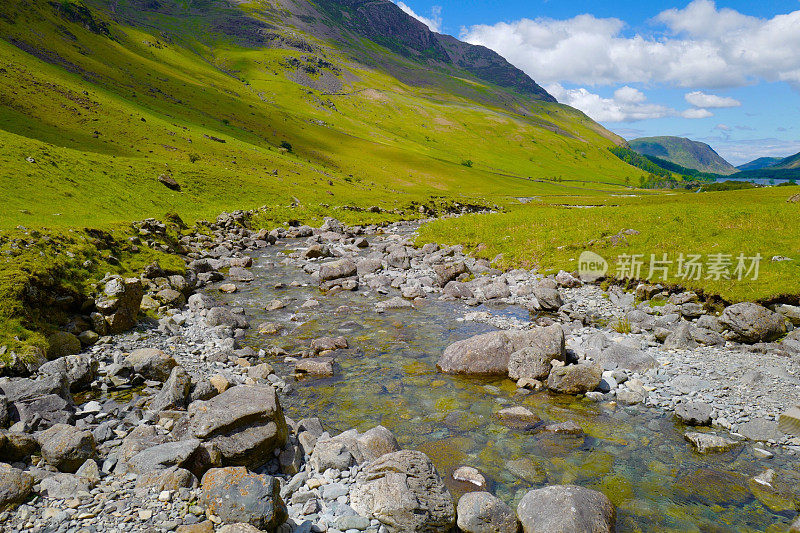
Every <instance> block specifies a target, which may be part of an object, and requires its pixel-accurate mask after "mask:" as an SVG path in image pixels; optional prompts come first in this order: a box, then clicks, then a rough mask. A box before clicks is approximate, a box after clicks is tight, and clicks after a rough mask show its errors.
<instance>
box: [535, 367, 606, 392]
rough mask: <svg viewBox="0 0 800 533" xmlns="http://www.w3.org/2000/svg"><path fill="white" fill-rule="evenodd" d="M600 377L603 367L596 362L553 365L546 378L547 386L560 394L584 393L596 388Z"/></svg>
mask: <svg viewBox="0 0 800 533" xmlns="http://www.w3.org/2000/svg"><path fill="white" fill-rule="evenodd" d="M602 377H603V369H602V368H601V367H600V365H597V364H590V363H581V364H578V365H567V366H562V367H554V368H553V369H552V370H551V371H550V375H549V376H548V378H547V388H549V389H550V390H552V391H555V392H560V393H562V394H586V393H587V392H591V391H593V390H595V389H596V388H597V386H598V385H599V384H600V380H601V379H602Z"/></svg>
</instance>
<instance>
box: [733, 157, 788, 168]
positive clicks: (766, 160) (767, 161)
mask: <svg viewBox="0 0 800 533" xmlns="http://www.w3.org/2000/svg"><path fill="white" fill-rule="evenodd" d="M780 161H781V158H780V157H759V158H758V159H755V160H753V161H750V162H749V163H745V164H744V165H739V166H738V167H736V168H738V169H739V170H743V171H744V170H761V169H762V168H769V167H772V166H774V165H776V164H777V163H779V162H780Z"/></svg>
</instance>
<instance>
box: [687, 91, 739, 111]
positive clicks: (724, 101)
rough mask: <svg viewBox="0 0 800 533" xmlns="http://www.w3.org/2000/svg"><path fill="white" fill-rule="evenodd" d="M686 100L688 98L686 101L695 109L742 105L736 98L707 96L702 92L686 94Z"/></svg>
mask: <svg viewBox="0 0 800 533" xmlns="http://www.w3.org/2000/svg"><path fill="white" fill-rule="evenodd" d="M684 98H686V101H687V102H689V103H690V104H692V105H693V106H695V107H706V108H708V107H710V108H715V109H721V108H725V107H739V106H741V105H742V103H741V102H740V101H739V100H737V99H735V98H730V97H727V96H717V95H715V94H706V93H704V92H702V91H693V92H690V93H686V96H685V97H684Z"/></svg>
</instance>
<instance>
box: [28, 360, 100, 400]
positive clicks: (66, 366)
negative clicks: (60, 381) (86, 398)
mask: <svg viewBox="0 0 800 533" xmlns="http://www.w3.org/2000/svg"><path fill="white" fill-rule="evenodd" d="M98 367H99V364H98V362H97V360H96V359H95V358H94V357H92V356H91V355H89V354H81V355H68V356H66V357H59V358H58V359H55V360H53V361H49V362H47V363H45V364H43V365H42V366H40V367H39V374H40V375H43V376H61V375H64V376H66V377H67V381H68V382H69V386H70V391H72V392H80V391H83V390H86V389H88V388H89V387H90V386H91V384H92V381H94V379H95V378H96V377H97V369H98Z"/></svg>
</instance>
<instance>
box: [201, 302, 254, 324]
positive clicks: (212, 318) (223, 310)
mask: <svg viewBox="0 0 800 533" xmlns="http://www.w3.org/2000/svg"><path fill="white" fill-rule="evenodd" d="M205 324H206V326H208V327H210V328H213V327H216V326H226V327H229V328H239V329H245V328H247V319H246V318H245V317H244V316H243V315H241V314H239V313H234V312H232V311H231V310H230V309H228V308H227V307H212V308H211V309H209V310H208V313H206V318H205Z"/></svg>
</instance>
